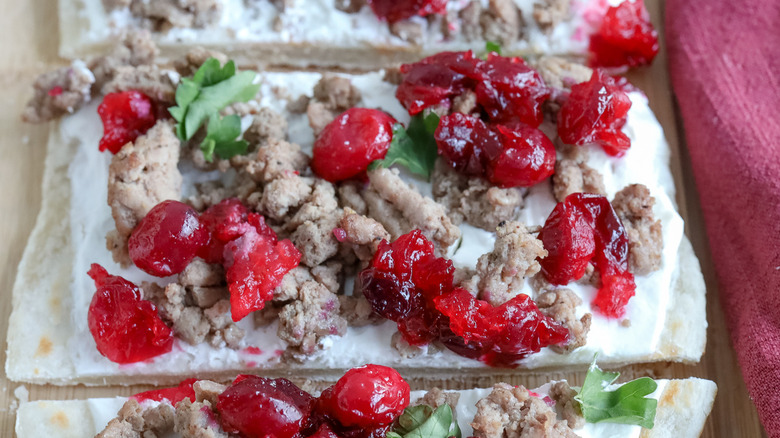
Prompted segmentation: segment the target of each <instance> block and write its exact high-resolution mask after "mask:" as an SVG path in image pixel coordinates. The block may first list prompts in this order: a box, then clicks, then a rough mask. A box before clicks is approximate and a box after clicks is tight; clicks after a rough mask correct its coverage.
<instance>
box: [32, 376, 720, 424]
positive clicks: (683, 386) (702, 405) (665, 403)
mask: <svg viewBox="0 0 780 438" xmlns="http://www.w3.org/2000/svg"><path fill="white" fill-rule="evenodd" d="M462 392H464V393H468V392H471V391H469V390H467V391H462ZM716 392H717V386H716V385H715V383H714V382H711V381H709V380H703V379H697V378H689V379H685V380H670V381H668V382H667V384H666V386H665V387H664V389H663V392H662V393H661V395H660V397H659V402H658V408H657V410H656V418H655V426H654V427H653V429H650V430H648V429H642V431H641V435H640V436H641V437H642V438H668V437H675V438H695V437H698V436H699V435H701V432H702V429H703V428H704V423H705V421H706V419H707V416H708V415H709V413H710V411H711V410H712V404H713V402H714V400H715V394H716ZM464 395H466V394H464ZM463 398H466V397H463ZM468 398H469V399H473V397H468ZM126 400H127V399H126V398H123V397H116V398H112V399H94V400H65V401H34V402H27V403H22V404H21V405H20V406H19V410H18V411H17V418H16V436H17V437H18V438H28V437H29V438H33V437H35V438H37V437H42V436H47V437H57V438H70V437H74V438H75V437H79V438H83V437H92V436H95V435H96V434H97V433H98V432H100V431H101V430H102V429H103V427H105V425H106V424H108V421H110V420H111V419H112V418H114V417H115V416H116V413H117V412H118V411H119V408H120V407H121V406H122V404H123V403H124V402H125V401H126ZM469 408H470V409H469ZM474 409H475V408H473V407H468V406H458V417H459V421H460V423H461V424H460V427H461V429H462V430H463V432H464V434H463V436H470V430H471V428H470V427H469V426H468V425H467V422H468V421H470V419H471V418H473V415H474V414H473V413H474ZM467 410H470V412H468V413H470V414H471V415H463V413H464V412H467ZM601 424H605V425H606V423H601ZM608 426H609V425H608ZM576 432H577V431H576V430H575V433H576ZM610 436H621V435H610Z"/></svg>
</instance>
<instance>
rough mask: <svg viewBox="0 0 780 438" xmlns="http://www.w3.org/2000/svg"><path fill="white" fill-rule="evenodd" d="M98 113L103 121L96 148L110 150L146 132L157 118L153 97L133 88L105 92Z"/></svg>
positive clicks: (113, 152) (118, 147)
mask: <svg viewBox="0 0 780 438" xmlns="http://www.w3.org/2000/svg"><path fill="white" fill-rule="evenodd" d="M98 114H99V115H100V120H102V121H103V138H101V139H100V145H99V149H100V150H101V151H105V150H109V151H111V153H112V154H115V153H117V152H119V150H120V149H122V146H124V145H125V144H127V143H129V142H132V141H135V139H136V138H138V136H139V135H142V134H145V133H146V131H148V130H149V128H151V127H152V126H154V124H155V123H156V122H157V118H156V117H155V115H154V106H153V105H152V100H151V99H150V98H149V97H148V96H146V95H145V94H143V93H141V92H140V91H136V90H128V91H122V92H121V93H109V94H106V96H105V97H104V98H103V102H101V103H100V106H98Z"/></svg>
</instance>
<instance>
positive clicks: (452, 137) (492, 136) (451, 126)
mask: <svg viewBox="0 0 780 438" xmlns="http://www.w3.org/2000/svg"><path fill="white" fill-rule="evenodd" d="M433 136H434V139H436V145H437V146H438V148H439V155H441V156H442V158H444V160H445V161H447V163H449V164H450V166H452V167H453V168H454V169H455V170H457V171H458V172H460V173H462V174H464V175H469V176H484V175H485V172H486V170H487V165H488V163H489V162H490V160H491V159H492V158H493V157H495V156H497V155H498V151H499V150H500V149H501V144H500V142H501V140H500V139H499V137H498V135H497V134H496V132H495V131H494V130H492V129H490V128H489V127H488V125H487V124H485V122H483V121H482V120H480V119H479V118H478V117H474V116H469V115H466V114H462V113H452V114H450V115H448V116H444V117H442V118H441V120H440V121H439V126H438V127H437V128H436V132H435V133H434V135H433Z"/></svg>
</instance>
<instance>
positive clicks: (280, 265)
mask: <svg viewBox="0 0 780 438" xmlns="http://www.w3.org/2000/svg"><path fill="white" fill-rule="evenodd" d="M247 221H248V223H249V224H251V225H252V226H250V227H247V229H246V231H245V232H244V233H243V234H242V235H241V236H240V237H238V238H236V239H235V240H232V241H231V242H229V243H227V244H226V245H225V249H224V258H225V268H226V272H225V277H226V278H227V283H228V290H229V291H230V311H231V315H232V317H233V321H240V320H241V319H243V318H244V317H246V316H247V315H249V314H250V313H251V312H254V311H256V310H260V309H262V308H263V307H264V306H265V303H266V301H269V300H270V299H271V298H273V290H274V289H275V288H276V286H278V285H279V283H281V281H282V278H283V277H284V276H285V274H287V273H288V272H289V271H290V270H292V269H293V268H295V267H296V266H298V263H299V262H300V260H301V253H300V252H299V251H298V250H297V249H296V248H295V246H294V245H293V243H292V242H290V241H289V240H283V241H281V242H278V241H277V239H276V234H275V233H274V232H273V230H271V229H270V228H268V226H267V225H265V221H264V220H263V217H262V216H260V215H258V214H256V213H249V215H248V217H247Z"/></svg>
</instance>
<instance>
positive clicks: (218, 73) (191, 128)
mask: <svg viewBox="0 0 780 438" xmlns="http://www.w3.org/2000/svg"><path fill="white" fill-rule="evenodd" d="M255 77H257V73H255V72H253V71H243V72H239V73H236V65H235V63H234V62H233V61H228V62H227V63H225V65H224V66H220V64H219V61H218V60H217V59H216V58H209V59H207V60H206V62H204V63H203V65H201V66H200V68H199V69H198V71H197V72H195V74H194V75H193V76H192V78H182V79H181V82H180V83H179V86H178V87H177V88H176V106H174V107H171V108H169V109H168V111H169V112H170V113H171V116H173V118H174V120H176V122H178V123H177V124H176V135H177V136H178V137H179V139H181V140H182V141H186V140H189V139H191V138H192V137H193V136H194V135H195V133H196V132H198V129H200V127H201V126H202V125H203V123H205V122H206V121H207V120H208V121H209V124H211V123H212V122H214V121H215V120H216V121H217V122H216V123H217V124H218V125H217V126H216V127H214V128H212V127H211V126H209V127H208V131H207V135H206V139H204V140H203V142H202V143H201V149H203V153H204V156H205V157H206V159H207V160H208V161H211V160H212V159H213V153H214V152H216V153H217V154H218V155H220V156H221V157H223V158H228V157H231V156H233V155H236V154H238V153H242V152H241V151H242V150H243V151H246V142H243V141H241V140H236V139H237V138H238V136H240V135H241V123H240V120H238V121H236V120H237V117H229V118H228V117H226V118H225V119H227V120H223V119H221V118H220V117H219V112H220V111H221V110H223V109H224V108H225V107H226V106H228V105H230V104H231V103H235V102H246V101H248V100H250V99H251V98H253V97H254V96H255V94H257V90H259V89H260V84H254V83H253V82H254V80H255ZM236 126H238V130H237V131H236V129H235V127H236ZM228 133H231V135H232V138H228V135H227V134H228ZM233 134H235V135H233Z"/></svg>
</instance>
